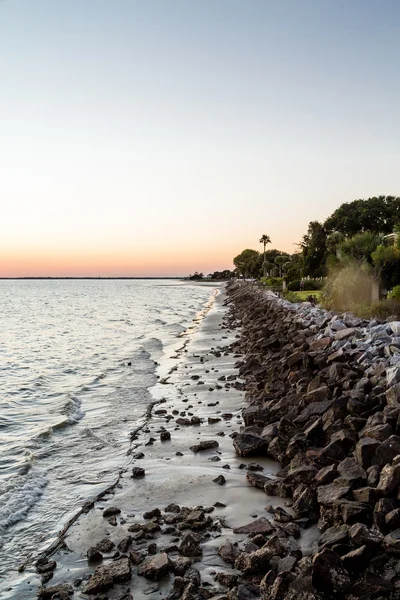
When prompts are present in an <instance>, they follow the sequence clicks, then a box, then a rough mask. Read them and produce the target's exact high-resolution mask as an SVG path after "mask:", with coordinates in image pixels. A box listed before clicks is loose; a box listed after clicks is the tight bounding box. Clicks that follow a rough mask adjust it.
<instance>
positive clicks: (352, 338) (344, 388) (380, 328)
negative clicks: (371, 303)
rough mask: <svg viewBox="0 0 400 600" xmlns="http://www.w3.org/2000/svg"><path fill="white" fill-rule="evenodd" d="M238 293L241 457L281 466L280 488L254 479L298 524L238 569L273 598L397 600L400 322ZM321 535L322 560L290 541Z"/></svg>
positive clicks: (242, 559)
mask: <svg viewBox="0 0 400 600" xmlns="http://www.w3.org/2000/svg"><path fill="white" fill-rule="evenodd" d="M238 290H240V288H239V286H237V285H232V286H231V289H230V292H231V296H232V300H233V302H232V305H233V308H232V316H231V326H232V325H236V326H239V327H241V337H240V340H239V341H238V342H237V344H236V349H237V350H238V351H239V352H240V353H242V354H243V355H244V356H245V358H244V359H243V360H240V361H239V362H238V364H237V366H238V368H239V374H240V376H241V377H242V378H244V379H245V380H246V390H247V391H246V398H247V400H248V403H249V405H248V406H247V407H246V408H244V409H243V419H244V422H245V427H243V428H242V429H241V431H240V433H239V434H238V435H236V437H235V439H234V446H235V449H236V452H237V453H238V454H239V455H241V456H262V455H267V456H270V457H272V458H274V459H276V460H277V461H279V462H280V463H281V465H282V469H281V471H280V472H279V474H278V475H279V476H278V477H265V476H263V475H260V474H256V473H250V472H249V473H248V474H247V478H248V480H249V483H250V484H251V485H253V486H255V487H257V488H262V489H264V491H265V493H266V494H268V495H269V496H271V495H277V496H281V497H283V498H287V504H288V506H290V507H291V509H292V511H293V512H294V514H295V517H294V518H293V520H291V517H290V515H288V516H287V517H286V516H285V514H284V513H282V515H276V514H275V520H278V521H280V522H281V523H282V521H283V522H285V520H287V525H286V526H284V525H281V526H280V531H278V532H276V533H275V534H274V535H273V536H272V537H269V539H268V541H267V542H266V543H265V544H264V545H262V546H261V548H257V549H255V548H254V550H253V551H251V552H248V551H246V552H245V553H242V554H240V555H239V556H238V557H237V558H236V559H235V566H236V568H237V569H239V570H240V571H242V572H245V573H247V574H250V573H253V574H256V575H257V574H258V576H261V574H263V576H262V579H261V581H260V582H259V593H260V594H261V597H264V598H271V599H279V598H282V599H285V600H286V599H291V598H293V599H295V598H296V599H297V598H299V599H300V598H301V599H304V600H312V599H314V598H346V599H348V600H351V599H353V598H360V597H364V598H392V599H394V598H400V322H399V321H394V320H393V321H390V320H389V322H378V321H376V320H372V321H363V320H361V319H358V318H356V317H355V316H354V315H352V314H342V315H337V314H333V313H330V312H327V311H325V310H323V309H320V308H317V307H313V306H311V305H310V304H308V303H304V304H302V305H296V304H292V303H290V302H287V301H285V300H282V299H279V298H277V297H276V296H274V295H273V294H269V293H268V292H261V291H255V290H249V291H248V292H247V293H244V292H243V291H242V292H240V291H239V293H238ZM313 524H317V526H318V528H319V530H320V532H321V536H320V538H319V541H318V548H316V549H315V552H314V554H313V555H310V556H307V557H302V554H301V552H300V551H299V548H298V546H297V544H296V543H294V542H293V539H294V538H295V537H296V533H297V531H296V530H294V529H293V530H291V531H290V533H289V535H288V531H287V530H286V531H285V532H284V533H283V532H282V529H283V528H284V527H288V526H291V527H292V526H296V527H301V528H303V529H305V528H307V527H309V526H312V525H313ZM253 541H254V540H253ZM271 546H272V547H271ZM253 583H256V582H255V581H254V580H253ZM237 597H238V598H239V597H241V596H239V595H238V596H237ZM249 597H250V596H249ZM255 597H256V596H255Z"/></svg>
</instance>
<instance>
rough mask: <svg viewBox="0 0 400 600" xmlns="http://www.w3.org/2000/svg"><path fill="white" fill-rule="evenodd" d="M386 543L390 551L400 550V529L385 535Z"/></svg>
mask: <svg viewBox="0 0 400 600" xmlns="http://www.w3.org/2000/svg"><path fill="white" fill-rule="evenodd" d="M384 543H385V546H386V547H387V548H389V549H390V550H400V529H395V531H391V532H390V533H388V534H387V535H385V537H384Z"/></svg>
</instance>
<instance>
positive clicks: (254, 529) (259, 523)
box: [233, 517, 275, 534]
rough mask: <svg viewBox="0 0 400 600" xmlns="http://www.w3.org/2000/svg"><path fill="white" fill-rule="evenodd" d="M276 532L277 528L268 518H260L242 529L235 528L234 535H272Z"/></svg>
mask: <svg viewBox="0 0 400 600" xmlns="http://www.w3.org/2000/svg"><path fill="white" fill-rule="evenodd" d="M273 531H275V528H274V527H273V526H272V525H271V523H270V521H269V520H268V519H267V518H266V517H260V518H259V519H256V520H255V521H252V522H251V523H247V525H242V526H241V527H235V528H234V530H233V533H264V534H270V533H273Z"/></svg>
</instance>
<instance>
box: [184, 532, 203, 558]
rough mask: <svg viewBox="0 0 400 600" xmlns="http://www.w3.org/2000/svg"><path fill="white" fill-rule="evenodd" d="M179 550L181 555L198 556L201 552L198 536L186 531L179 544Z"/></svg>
mask: <svg viewBox="0 0 400 600" xmlns="http://www.w3.org/2000/svg"><path fill="white" fill-rule="evenodd" d="M179 552H180V554H182V555H183V556H199V555H201V554H202V553H203V551H202V549H201V547H200V538H199V537H198V536H197V535H196V534H194V533H186V534H185V535H184V536H183V538H182V541H181V544H180V546H179Z"/></svg>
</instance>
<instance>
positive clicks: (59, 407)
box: [0, 280, 214, 589]
mask: <svg viewBox="0 0 400 600" xmlns="http://www.w3.org/2000/svg"><path fill="white" fill-rule="evenodd" d="M213 290H214V288H213V287H210V286H209V285H208V286H207V285H198V284H190V283H185V282H179V281H167V280H164V281H137V280H136V281H132V280H68V281H66V280H52V281H46V280H43V281H0V307H1V319H0V584H1V583H3V584H5V583H6V582H7V581H9V580H10V575H11V577H14V576H15V573H16V569H17V568H18V566H19V565H20V564H21V563H23V562H24V561H26V560H32V558H34V556H35V555H36V554H37V552H38V551H40V550H41V549H43V548H44V547H46V546H47V545H48V544H49V543H50V542H51V541H52V540H53V539H54V537H55V535H56V533H57V531H59V530H60V529H61V527H62V525H63V524H65V522H66V521H67V520H68V519H69V518H70V517H71V516H72V515H73V514H75V513H76V512H77V510H78V509H79V507H80V506H81V505H82V504H83V503H84V501H86V500H87V499H88V498H93V497H95V496H96V495H97V494H98V493H99V492H100V491H102V490H103V489H105V488H106V487H107V486H108V485H110V484H111V483H113V482H114V481H115V479H116V474H117V473H118V469H119V468H122V467H124V465H126V463H127V460H128V459H127V450H128V449H129V432H130V431H132V430H133V429H134V428H135V425H137V423H138V422H140V418H141V416H142V415H143V413H144V412H145V410H146V407H147V406H148V403H149V402H152V401H153V400H154V398H153V396H152V393H151V388H153V389H154V387H153V386H155V385H156V383H157V375H158V377H161V376H165V375H166V374H167V370H168V365H169V366H171V362H172V363H173V359H171V360H170V359H169V357H170V356H171V355H173V354H174V348H176V347H178V346H181V345H182V339H181V338H179V337H178V336H181V335H184V334H185V332H187V331H188V328H189V331H190V326H193V319H194V318H195V316H196V314H197V313H198V311H199V310H200V309H202V308H203V307H204V306H205V305H206V303H207V302H208V301H209V299H210V296H211V295H212V293H213ZM168 361H169V362H168ZM175 362H176V361H175ZM155 363H158V365H156V364H155ZM159 387H163V388H168V386H159ZM0 589H1V585H0Z"/></svg>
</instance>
